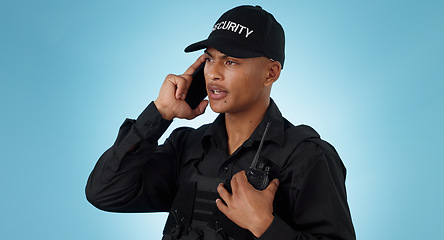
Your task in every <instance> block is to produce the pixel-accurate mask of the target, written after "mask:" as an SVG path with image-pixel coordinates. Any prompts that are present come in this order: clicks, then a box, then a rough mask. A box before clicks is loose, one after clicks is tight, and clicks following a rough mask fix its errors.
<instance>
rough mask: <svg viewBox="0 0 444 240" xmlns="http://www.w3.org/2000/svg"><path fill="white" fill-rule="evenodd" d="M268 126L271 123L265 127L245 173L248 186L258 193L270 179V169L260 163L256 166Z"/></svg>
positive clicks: (265, 186)
mask: <svg viewBox="0 0 444 240" xmlns="http://www.w3.org/2000/svg"><path fill="white" fill-rule="evenodd" d="M270 125H271V123H270V122H268V123H267V126H266V127H265V131H264V135H262V139H261V143H260V144H259V148H258V149H257V152H256V155H255V156H254V158H253V162H251V166H250V168H249V169H248V171H247V173H246V175H247V179H248V182H250V184H251V185H253V187H254V188H256V189H257V190H260V191H262V190H264V189H265V188H267V186H268V183H269V181H270V179H269V178H268V174H269V173H270V167H269V166H265V164H264V163H261V164H259V166H257V165H258V162H259V155H260V153H261V150H262V145H263V144H264V139H265V135H266V134H267V131H268V128H269V127H270Z"/></svg>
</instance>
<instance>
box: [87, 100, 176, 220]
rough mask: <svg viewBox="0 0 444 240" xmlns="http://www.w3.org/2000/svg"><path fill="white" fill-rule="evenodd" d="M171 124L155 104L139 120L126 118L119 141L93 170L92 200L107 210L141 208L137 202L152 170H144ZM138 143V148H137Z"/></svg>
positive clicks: (91, 182)
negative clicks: (145, 178)
mask: <svg viewBox="0 0 444 240" xmlns="http://www.w3.org/2000/svg"><path fill="white" fill-rule="evenodd" d="M169 123H170V122H169V121H165V120H162V119H161V117H160V114H158V112H157V110H156V108H155V106H154V104H152V103H151V104H150V105H149V106H148V107H147V108H146V109H145V111H144V112H143V113H142V114H141V115H140V116H139V118H138V119H137V121H135V120H130V119H127V120H125V122H124V123H123V124H122V126H121V128H120V130H119V134H118V137H117V139H116V141H115V143H114V144H113V146H112V147H111V148H109V149H108V150H107V151H106V152H105V153H104V154H103V155H102V156H101V157H100V159H99V161H98V162H97V164H96V166H95V167H94V169H93V171H92V172H91V175H90V177H89V179H88V182H87V186H86V196H87V199H88V201H90V202H91V203H92V204H93V205H94V206H96V207H98V208H100V209H103V210H107V211H128V210H127V209H131V211H137V209H136V208H137V207H135V205H137V203H135V202H134V201H135V199H137V198H140V197H141V196H138V195H140V193H141V191H142V189H143V188H146V187H147V186H144V185H143V184H144V181H143V178H144V177H146V175H147V174H149V171H148V172H147V173H143V172H144V171H145V172H146V169H145V170H144V166H146V165H147V163H148V162H149V161H152V160H150V159H152V158H155V157H156V156H155V154H154V152H155V150H156V149H157V140H158V138H159V137H160V136H161V135H162V134H163V132H164V131H165V130H166V128H167V127H168V126H169ZM136 145H137V146H139V147H138V149H134V146H136ZM131 150H133V151H132V152H130V151H131ZM157 157H165V156H157ZM144 191H145V190H144ZM141 210H142V209H141Z"/></svg>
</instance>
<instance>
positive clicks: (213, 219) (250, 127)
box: [86, 6, 355, 240]
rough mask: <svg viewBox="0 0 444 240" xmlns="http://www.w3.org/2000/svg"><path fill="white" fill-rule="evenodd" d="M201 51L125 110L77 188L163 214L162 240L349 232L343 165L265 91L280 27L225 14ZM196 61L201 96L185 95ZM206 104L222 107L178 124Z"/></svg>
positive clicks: (274, 73) (108, 202) (116, 205)
mask: <svg viewBox="0 0 444 240" xmlns="http://www.w3.org/2000/svg"><path fill="white" fill-rule="evenodd" d="M199 49H205V53H204V54H203V55H202V56H200V57H199V58H198V59H197V60H196V62H195V63H194V64H192V65H191V66H190V67H189V68H188V70H187V71H185V73H184V74H182V75H168V76H167V77H166V79H165V80H164V82H163V84H162V87H161V89H160V92H159V96H158V98H157V99H156V100H155V101H154V102H152V103H150V104H149V105H148V107H147V108H146V109H145V110H144V111H143V112H142V113H141V115H140V116H139V117H138V118H137V120H131V119H127V120H126V121H125V122H124V123H123V124H122V126H121V128H120V131H119V134H118V137H117V139H116V141H115V143H114V144H113V146H111V148H109V149H108V150H107V151H106V152H105V153H104V154H103V155H102V156H101V157H100V159H99V161H98V162H97V164H96V166H95V168H94V170H93V171H92V173H91V175H90V177H89V179H88V183H87V186H86V195H87V199H88V201H90V202H91V203H92V204H93V205H94V206H96V207H97V208H99V209H102V210H105V211H114V212H161V211H165V212H169V217H168V220H167V223H166V225H165V229H164V237H163V239H165V240H169V239H172V240H175V239H189V240H197V239H221V240H222V239H257V238H259V239H284V240H285V239H355V233H354V228H353V224H352V221H351V216H350V211H349V208H348V204H347V197H346V190H345V175H346V170H345V167H344V165H343V163H342V161H341V159H340V158H339V156H338V154H337V152H336V151H335V149H334V148H333V147H332V146H331V145H330V144H328V143H327V142H325V141H324V140H322V139H321V138H320V137H319V135H318V134H317V133H316V132H315V131H314V130H313V129H312V128H310V127H308V126H305V125H300V126H294V125H293V124H291V123H290V122H289V121H287V120H286V119H285V118H284V117H282V115H281V113H280V111H279V109H278V107H277V106H276V104H275V103H274V101H273V100H272V99H271V98H270V92H271V87H272V85H273V84H274V82H275V81H276V80H277V79H278V78H279V76H280V72H281V70H282V68H283V65H284V58H285V57H284V31H283V29H282V27H281V25H280V24H279V23H278V22H277V21H276V20H275V18H274V17H273V16H272V15H271V14H270V13H268V12H266V11H265V10H263V9H262V8H261V7H259V6H239V7H236V8H234V9H231V10H229V11H228V12H226V13H224V14H223V15H222V16H221V17H220V18H219V20H218V21H217V22H216V23H215V25H214V27H213V29H212V32H211V33H210V35H209V37H208V38H207V39H205V40H203V41H200V42H197V43H195V44H192V45H190V46H188V47H187V48H186V49H185V51H186V52H190V51H196V50H199ZM202 64H205V67H204V76H205V82H206V91H207V94H208V100H202V101H201V102H200V103H199V104H198V106H197V107H196V108H195V109H194V110H193V109H192V108H191V107H190V106H189V105H188V104H187V102H186V101H185V98H186V96H187V90H188V88H189V86H190V84H191V82H192V80H193V77H192V74H193V73H194V72H195V71H196V70H197V69H198V68H199V66H201V65H202ZM208 103H209V104H210V107H211V109H212V110H213V111H215V112H217V113H220V115H219V116H218V117H217V119H216V120H215V121H214V122H213V123H211V124H206V125H203V126H201V127H200V128H198V129H192V128H185V127H183V128H178V129H175V130H174V131H173V132H172V133H171V135H170V136H169V137H168V139H167V140H166V141H165V143H164V144H163V145H158V143H157V142H158V139H159V138H160V136H161V135H162V134H163V133H164V132H165V131H166V129H167V128H168V126H169V125H170V123H171V121H172V120H173V119H174V118H186V119H193V118H195V117H196V116H198V115H200V114H202V113H203V112H204V111H205V109H206V107H207V105H208Z"/></svg>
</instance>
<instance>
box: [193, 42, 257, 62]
mask: <svg viewBox="0 0 444 240" xmlns="http://www.w3.org/2000/svg"><path fill="white" fill-rule="evenodd" d="M209 47H212V48H215V49H216V50H218V51H219V52H221V53H223V54H226V55H228V56H230V57H236V58H252V57H262V56H264V55H263V54H262V53H259V52H257V51H254V50H253V49H251V48H250V47H249V46H242V45H240V44H239V43H238V42H235V41H234V40H232V39H228V38H216V39H215V38H212V39H205V40H202V41H200V42H197V43H193V44H191V45H190V46H188V47H186V48H185V52H194V51H197V50H200V49H204V48H209Z"/></svg>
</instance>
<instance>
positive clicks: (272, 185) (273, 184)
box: [265, 179, 279, 196]
mask: <svg viewBox="0 0 444 240" xmlns="http://www.w3.org/2000/svg"><path fill="white" fill-rule="evenodd" d="M278 187H279V180H278V179H274V180H273V181H271V182H270V184H268V187H267V189H265V190H266V191H268V192H270V193H271V194H273V196H274V195H275V194H276V191H277V189H278Z"/></svg>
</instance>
